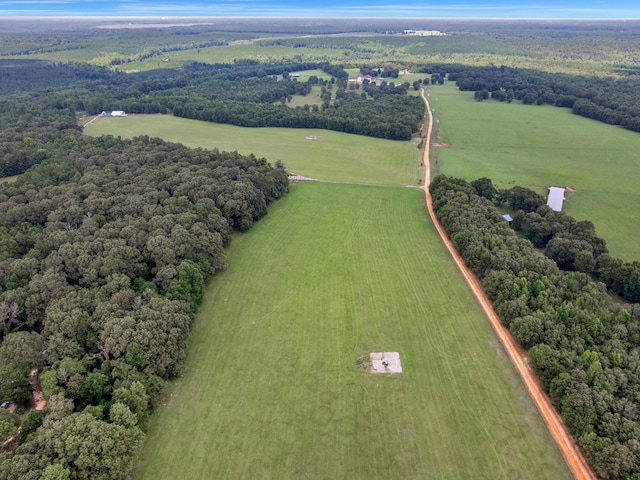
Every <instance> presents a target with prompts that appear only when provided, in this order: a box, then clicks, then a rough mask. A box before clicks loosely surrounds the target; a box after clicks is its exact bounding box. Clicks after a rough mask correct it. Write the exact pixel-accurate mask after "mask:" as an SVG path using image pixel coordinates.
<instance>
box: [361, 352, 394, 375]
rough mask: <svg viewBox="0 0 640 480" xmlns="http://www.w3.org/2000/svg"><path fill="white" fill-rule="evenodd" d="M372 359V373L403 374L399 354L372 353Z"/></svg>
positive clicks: (370, 355)
mask: <svg viewBox="0 0 640 480" xmlns="http://www.w3.org/2000/svg"><path fill="white" fill-rule="evenodd" d="M369 358H370V359H371V372H372V373H402V363H400V354H399V353H398V352H372V353H370V354H369Z"/></svg>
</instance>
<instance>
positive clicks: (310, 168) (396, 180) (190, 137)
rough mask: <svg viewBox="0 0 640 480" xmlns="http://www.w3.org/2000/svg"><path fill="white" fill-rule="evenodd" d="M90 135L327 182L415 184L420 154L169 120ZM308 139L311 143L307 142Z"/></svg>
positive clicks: (383, 143)
mask: <svg viewBox="0 0 640 480" xmlns="http://www.w3.org/2000/svg"><path fill="white" fill-rule="evenodd" d="M85 133H87V134H89V135H93V136H99V135H103V134H109V135H114V136H121V137H123V138H130V137H134V136H137V135H149V136H152V137H161V138H163V139H165V140H167V141H170V142H180V143H183V144H185V145H187V146H189V147H202V148H218V149H219V150H229V151H234V150H237V151H238V152H240V153H243V154H250V153H254V154H255V155H256V156H258V157H265V158H266V159H267V160H268V161H269V162H271V163H272V164H273V163H274V162H275V161H276V160H281V161H282V162H283V163H284V164H285V165H286V167H287V169H288V170H289V171H290V172H294V173H297V174H299V175H304V176H306V177H311V178H317V179H322V180H330V181H344V182H354V183H374V184H393V185H416V184H417V182H418V164H419V160H420V152H419V150H418V148H417V144H416V143H414V142H400V141H394V140H383V139H377V138H370V137H363V136H360V135H351V134H346V133H339V132H332V131H329V130H314V129H303V128H300V129H298V128H244V127H236V126H233V125H221V124H215V123H209V122H200V121H196V120H188V119H183V118H178V117H173V116H170V115H129V116H127V117H121V118H113V117H112V118H109V117H103V118H99V119H98V120H97V121H96V122H94V123H93V124H91V125H90V126H88V127H87V128H85ZM308 137H311V138H314V139H309V138H308Z"/></svg>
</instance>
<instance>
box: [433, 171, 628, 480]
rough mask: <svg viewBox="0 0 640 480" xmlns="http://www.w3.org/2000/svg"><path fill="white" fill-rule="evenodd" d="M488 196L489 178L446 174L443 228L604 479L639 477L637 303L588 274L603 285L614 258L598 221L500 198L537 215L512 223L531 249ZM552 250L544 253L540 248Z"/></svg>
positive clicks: (527, 197)
mask: <svg viewBox="0 0 640 480" xmlns="http://www.w3.org/2000/svg"><path fill="white" fill-rule="evenodd" d="M487 190H491V189H490V187H489V182H487V179H481V181H476V182H472V183H471V184H469V183H467V182H465V181H463V180H459V179H455V178H449V177H446V176H443V175H441V176H438V177H436V178H435V179H434V181H433V182H432V184H431V186H430V191H431V193H432V195H433V202H434V209H435V211H436V214H437V215H438V218H439V219H440V222H441V223H442V225H443V227H444V228H445V230H446V231H447V234H448V235H449V236H450V238H451V240H452V241H453V243H454V245H455V246H456V249H457V250H458V251H459V252H460V254H461V255H462V257H463V259H464V261H465V263H466V264H467V266H469V267H470V268H471V269H472V270H473V272H474V273H475V274H476V275H477V276H478V277H479V278H480V279H481V281H482V284H483V287H484V290H485V292H486V293H487V295H488V296H489V298H490V299H491V300H492V301H493V304H494V308H495V310H496V312H497V313H498V315H499V317H500V319H501V321H502V323H503V324H504V325H505V326H506V327H508V328H509V329H510V330H511V333H512V334H513V336H514V337H515V339H516V340H517V341H518V342H520V344H521V345H522V346H523V347H525V348H528V349H530V350H529V361H530V365H531V367H532V368H533V369H534V371H535V372H536V374H537V375H538V378H539V379H540V382H541V384H542V387H543V388H544V389H545V390H546V391H547V393H548V394H549V396H550V397H551V400H552V402H553V404H554V405H555V407H556V409H557V410H558V411H559V412H560V414H561V415H562V418H563V421H564V423H565V425H566V426H567V428H568V429H569V431H570V432H571V434H572V435H573V436H574V437H575V438H576V440H577V441H578V443H579V445H580V446H581V447H583V448H584V449H585V451H586V452H587V455H588V457H589V459H590V461H591V462H592V465H593V466H594V467H595V469H596V471H597V472H598V474H599V475H601V476H602V478H605V479H614V478H633V475H634V474H635V473H636V472H637V471H638V468H639V467H640V464H639V462H640V457H639V456H638V453H639V452H638V450H637V439H638V438H640V437H639V435H640V425H638V415H637V411H638V407H637V403H636V402H637V397H638V394H639V392H640V390H639V389H640V383H639V382H638V378H639V377H638V373H639V372H638V366H639V364H638V362H637V358H636V357H637V355H638V340H639V337H638V334H639V333H640V308H638V307H639V306H638V304H620V303H619V302H615V301H613V300H612V299H611V298H610V297H609V295H608V294H607V292H606V289H605V286H604V285H603V284H602V283H599V282H596V281H594V279H593V278H591V277H590V276H589V274H592V275H594V277H595V278H596V279H597V278H598V273H597V271H596V270H594V268H595V264H596V262H594V261H593V255H595V256H596V258H600V257H601V256H603V255H606V256H607V258H610V257H608V254H607V250H606V246H605V243H604V241H603V240H602V239H600V238H598V237H597V236H596V235H595V231H594V228H593V225H591V224H590V222H576V221H575V220H574V219H572V218H571V217H569V216H567V215H565V214H563V213H558V212H553V211H551V209H549V208H548V207H547V206H546V205H544V199H542V202H543V203H542V204H540V199H538V198H537V197H538V196H537V194H535V192H530V191H527V190H526V189H522V188H520V187H514V188H512V189H511V190H510V191H501V192H499V194H497V195H496V196H495V199H496V202H497V203H500V202H501V201H506V202H508V203H509V204H510V206H511V208H515V207H516V206H517V207H519V208H522V206H523V205H527V206H528V209H530V210H531V212H530V213H527V214H524V213H523V210H519V213H518V214H516V218H514V228H515V230H518V231H520V232H521V233H523V234H524V235H525V236H527V237H529V238H531V242H530V241H529V240H527V239H525V238H521V237H520V236H518V235H516V234H515V232H514V231H513V230H512V229H511V228H510V227H509V226H508V224H507V222H505V221H504V219H503V218H502V217H501V215H500V213H499V212H498V210H497V208H496V206H495V205H494V204H493V203H492V202H491V201H490V200H489V199H488V198H486V196H481V195H480V194H481V193H483V192H485V191H487ZM536 204H537V205H536ZM533 212H537V213H533ZM545 244H546V248H545V253H546V255H543V254H542V253H540V252H539V251H538V250H536V249H535V248H534V247H544V246H545ZM587 259H591V261H590V262H589V261H587ZM610 263H615V262H610ZM589 266H590V267H591V268H590V269H589ZM634 272H635V270H634ZM627 288H628V289H629V290H631V289H632V288H633V287H627ZM631 300H632V299H631Z"/></svg>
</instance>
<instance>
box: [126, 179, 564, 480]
mask: <svg viewBox="0 0 640 480" xmlns="http://www.w3.org/2000/svg"><path fill="white" fill-rule="evenodd" d="M228 253H229V264H230V267H229V269H228V270H227V271H226V272H224V273H223V274H221V275H219V276H217V277H216V278H215V279H214V281H213V282H212V283H211V284H210V285H209V287H208V289H209V290H208V293H207V296H206V303H205V305H203V307H202V308H201V310H200V314H199V315H198V316H197V318H196V320H195V323H194V326H193V332H192V335H191V340H190V341H191V344H190V348H189V352H188V359H187V365H188V368H187V370H186V373H185V376H184V377H183V378H181V379H179V380H178V381H176V382H175V383H174V384H173V385H171V386H170V387H169V388H168V390H167V394H166V398H165V401H164V402H163V404H162V406H161V407H160V408H159V411H158V412H157V414H155V415H154V417H153V420H152V425H151V429H150V433H149V437H148V441H147V444H146V449H145V452H144V455H143V456H142V458H143V461H142V463H141V465H140V466H139V471H138V478H140V479H154V480H156V479H163V478H166V479H174V478H190V479H199V478H202V479H205V478H206V479H209V478H230V479H237V478H248V479H249V478H250V479H254V478H311V479H320V478H327V479H329V478H349V479H376V478H380V479H382V478H415V479H417V478H433V479H452V480H453V479H455V480H458V479H463V478H478V479H482V478H485V479H512V478H519V479H549V478H553V479H568V478H570V477H569V474H568V471H567V469H566V467H565V465H564V463H563V461H562V459H561V457H560V454H559V452H558V451H557V450H556V447H555V445H554V444H553V442H552V441H551V439H550V437H549V434H548V432H547V431H546V429H545V428H544V426H543V424H542V423H541V420H540V418H539V416H538V414H537V412H536V411H535V409H534V407H533V406H532V405H531V403H530V400H529V398H528V397H527V395H526V393H525V391H524V389H523V387H522V385H521V383H520V381H519V379H518V378H517V376H516V374H515V372H514V371H513V368H512V367H511V365H510V364H509V363H508V361H507V359H506V358H505V357H504V355H503V353H502V351H501V349H500V348H499V347H498V346H497V343H496V340H495V338H494V337H493V335H492V333H491V331H490V327H489V325H488V323H487V321H486V319H485V318H484V317H483V315H482V313H481V312H480V310H479V307H478V306H477V304H476V303H475V301H474V300H473V298H472V297H471V295H470V293H469V291H468V290H467V288H466V286H465V285H464V283H463V282H462V280H461V277H460V275H459V273H458V272H457V270H456V269H455V266H454V265H453V263H452V261H451V259H450V258H449V257H448V255H447V254H446V252H445V250H444V247H443V246H442V245H441V244H440V241H439V239H438V237H437V234H436V232H435V230H434V228H433V226H432V225H431V224H430V223H429V221H428V219H427V217H426V210H425V208H424V195H423V193H422V192H421V191H418V190H412V189H402V188H385V187H365V186H350V185H330V184H301V185H296V186H294V188H293V190H292V192H291V193H290V195H289V196H288V197H287V198H285V199H282V200H280V201H279V202H278V203H277V204H276V205H274V206H273V207H272V208H271V210H270V212H269V215H268V216H267V217H266V218H265V219H263V220H262V221H260V222H259V223H258V224H257V225H256V226H255V227H254V228H253V229H252V230H251V231H250V232H249V233H247V234H244V235H241V236H237V237H235V238H234V241H233V244H232V246H231V248H230V249H229V251H228ZM384 350H391V351H399V352H400V355H401V359H402V363H403V367H404V369H405V372H404V373H403V374H400V375H394V376H387V375H382V376H377V375H372V374H370V373H369V372H368V369H367V367H366V365H365V363H366V362H365V360H366V359H367V358H368V354H369V352H371V351H384Z"/></svg>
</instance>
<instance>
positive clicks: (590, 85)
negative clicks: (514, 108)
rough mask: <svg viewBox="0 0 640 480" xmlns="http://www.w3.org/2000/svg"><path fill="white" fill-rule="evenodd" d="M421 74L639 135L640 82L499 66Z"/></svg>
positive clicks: (483, 95)
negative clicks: (562, 110) (566, 111)
mask: <svg viewBox="0 0 640 480" xmlns="http://www.w3.org/2000/svg"><path fill="white" fill-rule="evenodd" d="M420 71H421V72H425V73H438V74H439V75H441V76H444V75H447V76H448V79H449V80H452V81H455V82H456V85H458V87H459V88H460V90H464V91H472V92H475V98H476V99H478V100H485V99H488V98H494V99H497V100H499V101H512V100H521V101H522V102H523V103H525V104H530V105H545V104H546V105H556V106H558V107H567V108H571V109H573V112H574V113H575V114H577V115H581V116H583V117H588V118H593V119H595V120H599V121H601V122H605V123H608V124H611V125H620V126H622V127H624V128H626V129H628V130H633V131H635V132H640V78H639V77H638V76H637V75H636V74H629V75H626V76H624V77H621V78H610V77H608V78H600V77H585V76H573V75H567V74H560V73H547V72H541V71H537V70H529V69H518V68H511V67H506V66H501V67H495V66H494V67H471V66H468V65H458V64H433V65H428V66H425V67H422V68H421V69H420Z"/></svg>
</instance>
